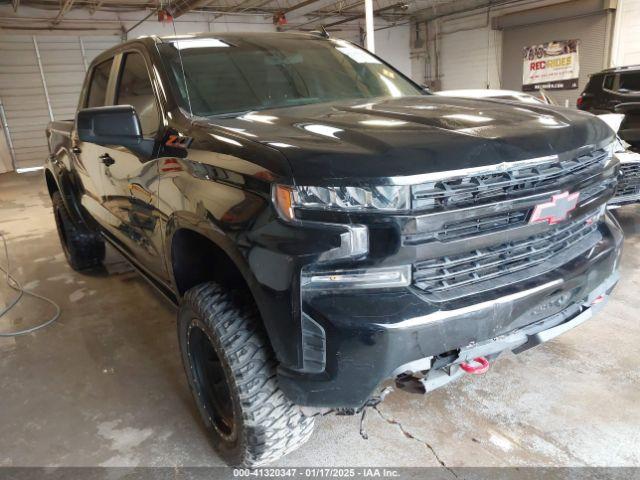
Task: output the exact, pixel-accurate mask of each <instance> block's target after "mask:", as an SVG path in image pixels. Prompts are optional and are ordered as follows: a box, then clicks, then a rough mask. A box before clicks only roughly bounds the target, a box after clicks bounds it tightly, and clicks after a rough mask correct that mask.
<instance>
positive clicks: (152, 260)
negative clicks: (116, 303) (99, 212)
mask: <svg viewBox="0 0 640 480" xmlns="http://www.w3.org/2000/svg"><path fill="white" fill-rule="evenodd" d="M118 58H122V64H121V67H120V73H119V75H118V81H117V82H116V84H115V96H114V104H115V105H131V106H133V107H134V109H135V111H136V113H137V115H138V117H139V119H140V124H141V128H142V133H143V136H144V137H145V139H154V138H156V137H157V136H158V134H159V132H158V129H159V128H160V110H159V107H158V103H157V101H156V97H155V95H154V92H153V88H152V84H151V80H150V76H149V70H148V69H147V65H146V62H145V59H144V57H143V56H142V54H140V53H138V52H127V53H124V54H123V55H122V57H120V56H119V57H118ZM97 150H98V151H97V157H98V161H99V162H100V165H101V169H102V202H103V207H104V210H105V211H106V217H107V218H106V222H105V227H106V229H107V231H108V233H109V234H110V236H111V238H112V240H114V241H115V242H116V243H117V244H118V245H119V246H120V247H121V248H122V249H123V250H125V252H126V253H127V254H128V255H129V256H130V257H132V259H133V260H135V261H136V262H137V263H138V264H139V266H141V267H143V268H144V269H145V270H147V271H148V273H150V274H152V275H153V276H155V277H156V278H157V279H158V280H161V281H163V282H166V281H167V274H166V269H165V267H164V263H163V261H162V237H161V229H160V222H159V217H158V214H159V211H158V196H157V194H158V160H157V158H155V156H153V155H152V154H151V152H149V153H148V154H144V153H135V152H133V151H131V150H130V149H127V148H124V147H107V146H105V147H97Z"/></svg>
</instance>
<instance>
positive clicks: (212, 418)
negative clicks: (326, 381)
mask: <svg viewBox="0 0 640 480" xmlns="http://www.w3.org/2000/svg"><path fill="white" fill-rule="evenodd" d="M178 336H179V342H180V350H181V353H182V362H183V365H184V368H185V372H186V374H187V378H188V380H189V386H190V387H191V392H192V393H193V397H194V399H195V401H196V404H197V406H198V410H199V411H200V414H201V416H202V419H203V420H204V423H205V425H206V427H207V430H208V431H209V434H210V437H211V439H212V441H213V443H214V446H215V448H216V450H217V451H218V452H219V453H220V455H221V456H222V457H223V459H224V460H225V461H226V462H227V463H228V464H230V465H238V466H246V467H251V466H257V465H263V464H265V463H268V462H271V461H273V460H276V459H277V458H279V457H281V456H283V455H286V454H287V453H289V452H291V451H293V450H295V449H296V448H298V447H299V446H300V445H302V444H303V443H304V442H306V441H307V440H308V439H309V437H310V436H311V433H312V432H313V423H314V420H313V418H312V417H307V416H305V415H303V414H302V412H301V411H300V408H299V407H298V406H296V405H294V404H293V403H291V402H290V401H289V400H288V399H287V398H286V397H285V395H284V394H283V393H282V391H281V390H280V388H279V387H278V382H277V378H276V362H275V358H274V354H273V351H272V350H271V346H270V344H269V341H268V339H267V337H266V334H265V332H264V331H263V329H262V326H261V323H260V320H259V317H258V313H257V311H256V309H255V307H254V306H253V305H250V306H247V305H246V303H242V302H240V301H238V300H237V299H234V298H233V296H232V295H231V293H230V292H228V291H227V290H225V289H224V288H222V287H220V286H219V285H217V284H215V283H212V282H209V283H204V284H202V285H198V286H197V287H194V288H192V289H191V290H189V291H188V292H187V293H186V294H185V296H184V298H183V300H182V303H181V305H180V311H179V313H178Z"/></svg>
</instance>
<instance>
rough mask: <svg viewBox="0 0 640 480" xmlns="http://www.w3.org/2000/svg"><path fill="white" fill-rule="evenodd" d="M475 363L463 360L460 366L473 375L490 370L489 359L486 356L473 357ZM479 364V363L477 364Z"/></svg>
mask: <svg viewBox="0 0 640 480" xmlns="http://www.w3.org/2000/svg"><path fill="white" fill-rule="evenodd" d="M473 362H474V363H475V364H473V363H467V362H462V363H461V364H460V368H461V369H462V370H464V371H465V372H467V373H470V374H471V375H482V374H483V373H485V372H486V371H487V370H489V360H487V359H486V358H484V357H478V358H474V359H473ZM476 364H477V365H476Z"/></svg>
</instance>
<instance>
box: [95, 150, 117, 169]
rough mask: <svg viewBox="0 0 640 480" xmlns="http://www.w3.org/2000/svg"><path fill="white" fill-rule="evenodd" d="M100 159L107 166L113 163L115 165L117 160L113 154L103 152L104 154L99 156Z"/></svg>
mask: <svg viewBox="0 0 640 480" xmlns="http://www.w3.org/2000/svg"><path fill="white" fill-rule="evenodd" d="M98 158H99V159H100V161H101V162H102V163H104V164H105V165H106V166H107V167H110V166H111V165H113V164H114V163H116V161H115V160H114V159H113V158H111V155H109V154H108V153H103V154H102V155H100V156H99V157H98Z"/></svg>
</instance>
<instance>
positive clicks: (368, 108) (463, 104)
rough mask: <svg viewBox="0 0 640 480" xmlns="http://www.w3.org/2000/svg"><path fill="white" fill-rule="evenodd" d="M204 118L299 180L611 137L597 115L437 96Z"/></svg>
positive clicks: (440, 166) (376, 177)
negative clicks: (284, 162) (275, 158)
mask: <svg viewBox="0 0 640 480" xmlns="http://www.w3.org/2000/svg"><path fill="white" fill-rule="evenodd" d="M208 125H209V127H210V128H215V129H216V130H217V131H218V132H220V131H224V132H226V133H227V134H232V135H234V136H239V137H243V138H244V139H246V140H247V141H249V140H251V141H253V142H260V143H261V144H264V145H267V146H269V147H271V148H275V149H277V150H279V151H280V152H281V153H282V154H283V155H284V156H285V157H286V158H287V159H288V161H289V162H290V165H291V170H292V173H293V176H294V179H295V181H296V183H298V184H314V183H316V184H317V183H318V181H321V182H322V183H324V182H325V181H330V180H332V179H337V180H341V181H344V180H348V179H352V178H354V179H355V178H357V179H359V180H363V179H372V180H373V181H380V179H383V178H390V177H394V178H397V177H405V176H411V175H421V174H426V173H434V172H442V171H448V170H457V169H463V168H470V167H480V166H485V165H493V164H498V163H502V162H511V161H517V160H525V159H531V158H538V157H545V156H548V155H555V154H559V153H563V152H570V151H572V150H575V149H578V148H581V147H584V146H600V145H602V144H603V143H605V142H608V141H612V140H613V138H614V133H613V131H612V130H611V129H610V128H609V127H608V126H607V125H606V124H605V123H604V122H603V121H601V120H598V119H597V118H596V117H594V116H593V115H591V114H587V113H584V112H580V111H576V110H569V109H565V108H558V107H548V106H544V105H541V106H537V105H528V104H521V103H517V102H504V101H496V100H474V99H463V98H453V97H436V96H419V97H402V98H386V99H379V100H376V101H368V102H366V103H363V102H362V101H360V102H357V101H349V102H341V103H330V104H327V103H323V104H315V105H306V106H297V107H288V108H278V109H272V110H262V111H258V112H249V113H245V114H243V115H239V116H237V117H233V118H224V119H222V118H215V119H211V120H210V121H209V122H208Z"/></svg>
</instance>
